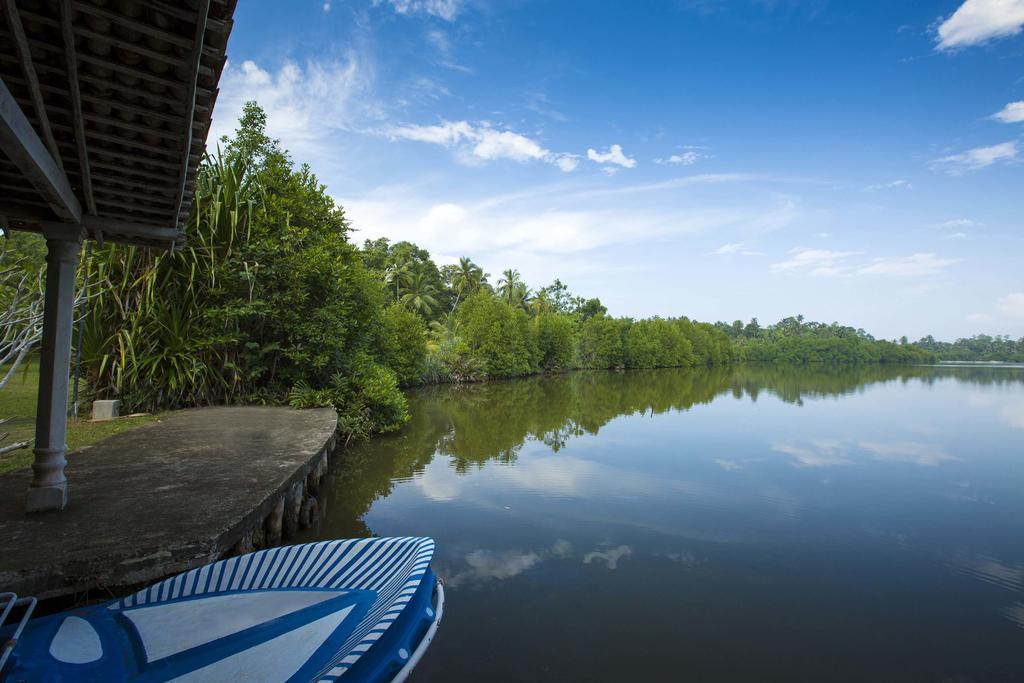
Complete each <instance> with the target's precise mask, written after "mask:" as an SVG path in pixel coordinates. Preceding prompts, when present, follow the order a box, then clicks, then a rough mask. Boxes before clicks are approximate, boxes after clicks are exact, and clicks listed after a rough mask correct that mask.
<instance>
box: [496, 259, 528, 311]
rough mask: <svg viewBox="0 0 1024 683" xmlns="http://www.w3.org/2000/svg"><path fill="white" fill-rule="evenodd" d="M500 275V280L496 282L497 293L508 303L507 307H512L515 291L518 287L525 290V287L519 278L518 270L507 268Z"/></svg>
mask: <svg viewBox="0 0 1024 683" xmlns="http://www.w3.org/2000/svg"><path fill="white" fill-rule="evenodd" d="M501 275H502V277H501V279H500V280H498V293H499V294H500V295H501V298H503V299H504V300H505V301H506V302H508V305H509V306H512V305H514V303H515V296H516V290H518V289H519V288H520V287H523V288H525V287H526V285H524V284H523V279H522V278H521V277H520V276H519V271H518V270H513V269H512V268H509V269H508V270H506V271H505V272H504V273H502V274H501Z"/></svg>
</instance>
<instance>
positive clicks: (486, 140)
mask: <svg viewBox="0 0 1024 683" xmlns="http://www.w3.org/2000/svg"><path fill="white" fill-rule="evenodd" d="M387 135H388V137H390V138H391V139H393V140H412V141H415V142H426V143H429V144H433V145H440V146H442V147H449V148H454V149H457V150H458V151H459V152H460V153H461V154H462V155H463V158H464V159H471V160H472V159H476V160H481V161H493V160H496V159H510V160H512V161H517V162H519V163H525V162H528V161H542V162H544V163H548V164H553V165H555V166H557V167H558V168H559V169H561V170H562V171H564V172H566V173H568V172H569V171H573V170H575V169H576V167H577V166H578V165H579V157H577V156H576V155H573V154H567V153H558V152H552V151H551V150H549V149H546V148H544V147H543V146H542V145H541V144H540V143H538V142H537V141H535V140H532V139H531V138H528V137H526V136H525V135H522V134H520V133H516V132H513V131H510V130H499V129H496V128H492V127H491V126H490V124H487V123H482V124H477V125H474V124H471V123H469V122H468V121H442V122H441V123H439V124H435V125H406V126H395V127H393V128H390V129H389V130H388V131H387Z"/></svg>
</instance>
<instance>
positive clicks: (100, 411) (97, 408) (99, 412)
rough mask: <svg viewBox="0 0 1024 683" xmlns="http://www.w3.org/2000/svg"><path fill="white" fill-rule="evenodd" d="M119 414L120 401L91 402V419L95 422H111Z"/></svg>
mask: <svg viewBox="0 0 1024 683" xmlns="http://www.w3.org/2000/svg"><path fill="white" fill-rule="evenodd" d="M120 414H121V402H120V401H93V402H92V419H93V420H94V421H96V422H98V421H100V420H113V419H114V418H115V417H117V416H118V415H120Z"/></svg>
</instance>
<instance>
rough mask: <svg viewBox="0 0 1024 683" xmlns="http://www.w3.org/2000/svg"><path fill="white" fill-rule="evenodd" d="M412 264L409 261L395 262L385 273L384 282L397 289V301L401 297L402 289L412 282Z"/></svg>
mask: <svg viewBox="0 0 1024 683" xmlns="http://www.w3.org/2000/svg"><path fill="white" fill-rule="evenodd" d="M412 275H413V273H412V264H411V263H410V262H409V261H403V262H400V263H399V262H395V263H393V264H391V265H390V266H388V269H387V270H386V271H384V282H386V283H388V285H394V287H395V301H398V300H399V298H400V297H401V289H402V288H403V287H407V286H408V285H409V283H410V282H411V281H412Z"/></svg>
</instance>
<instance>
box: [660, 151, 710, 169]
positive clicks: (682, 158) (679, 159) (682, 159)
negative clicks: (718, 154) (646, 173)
mask: <svg viewBox="0 0 1024 683" xmlns="http://www.w3.org/2000/svg"><path fill="white" fill-rule="evenodd" d="M707 158H708V155H707V154H701V153H699V152H695V151H694V150H692V149H691V150H687V151H685V152H683V153H681V154H673V155H671V156H669V157H668V158H667V159H655V160H654V163H656V164H678V165H680V166H693V165H694V164H695V163H697V162H698V161H700V160H701V159H707Z"/></svg>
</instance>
